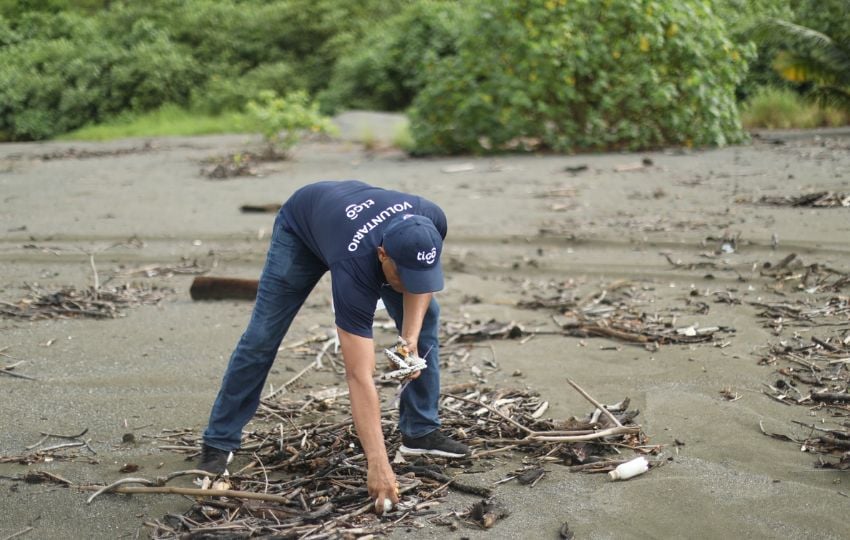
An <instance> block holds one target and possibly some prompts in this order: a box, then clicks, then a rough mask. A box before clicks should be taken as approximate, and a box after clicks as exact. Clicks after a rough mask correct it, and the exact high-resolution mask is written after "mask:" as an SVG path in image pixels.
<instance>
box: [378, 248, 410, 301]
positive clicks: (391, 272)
mask: <svg viewBox="0 0 850 540" xmlns="http://www.w3.org/2000/svg"><path fill="white" fill-rule="evenodd" d="M378 260H379V261H381V268H382V269H383V271H384V277H385V278H387V283H389V284H390V287H392V288H393V290H394V291H396V292H400V293H403V292H405V289H404V285H403V284H402V283H401V278H400V277H399V275H398V268H396V265H395V262H393V260H392V259H390V256H389V255H387V252H386V251H384V248H383V247H378Z"/></svg>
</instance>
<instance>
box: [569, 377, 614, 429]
mask: <svg viewBox="0 0 850 540" xmlns="http://www.w3.org/2000/svg"><path fill="white" fill-rule="evenodd" d="M567 382H568V383H570V386H572V387H573V388H575V389H576V391H577V392H578V393H579V394H581V395H582V396H584V398H585V399H586V400H587V401H589V402H591V403H593V404H594V405H595V406H596V408H597V409H599V410H600V411H602V414H604V415H605V416H607V417H608V418H609V419H611V421H612V422H614V425H616V426H619V427H623V424H621V423H620V421H619V420H617V417H616V416H614V414H613V413H612V412H611V411H609V410H608V409H607V408H606V407H605V405H602V404H601V403H599V402H598V401H596V400H595V399H593V398H592V397H591V396H590V394H588V393H587V392H585V391H584V390H583V389H582V388H581V387H580V386H579V385H577V384H576V383H575V382H574V381H573V380H572V379H570V378H567Z"/></svg>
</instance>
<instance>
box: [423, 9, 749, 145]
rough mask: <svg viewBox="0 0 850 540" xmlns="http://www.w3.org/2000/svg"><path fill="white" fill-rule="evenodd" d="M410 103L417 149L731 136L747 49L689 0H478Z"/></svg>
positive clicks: (707, 140)
mask: <svg viewBox="0 0 850 540" xmlns="http://www.w3.org/2000/svg"><path fill="white" fill-rule="evenodd" d="M476 7H477V17H476V20H475V22H474V23H473V24H471V25H470V27H469V28H468V30H467V31H466V33H465V35H464V37H463V38H462V41H461V46H460V50H459V52H458V54H457V55H455V56H450V57H447V58H444V59H442V60H440V61H438V62H435V63H433V64H432V65H430V66H429V68H428V71H427V74H426V80H427V81H428V83H427V84H426V86H425V87H424V88H423V90H422V91H421V92H420V93H419V95H418V96H417V97H416V99H415V100H414V103H413V107H412V108H411V111H410V117H411V131H412V134H413V137H414V139H415V141H416V145H417V148H418V151H419V152H424V153H432V152H440V153H457V152H470V151H471V152H490V151H499V150H505V149H512V148H541V147H542V148H548V149H552V150H556V151H573V150H577V149H616V148H626V149H641V148H655V147H659V146H664V145H696V146H702V145H723V144H729V143H734V142H738V141H741V140H743V139H744V138H745V134H744V132H743V130H742V129H741V125H740V119H739V115H738V109H737V105H736V102H735V93H734V92H735V87H736V85H737V84H738V83H739V82H740V81H741V79H742V77H743V75H744V74H745V73H746V60H747V58H748V57H749V56H750V54H751V52H752V51H751V48H749V47H738V46H736V45H735V44H734V43H732V42H731V41H730V39H729V38H728V35H727V31H726V28H725V26H724V24H723V22H722V21H721V20H720V19H719V18H718V17H717V16H716V15H714V14H713V13H712V12H711V11H710V10H709V9H708V8H707V7H706V4H705V3H704V2H701V1H698V0H687V1H676V0H665V1H661V0H657V1H649V0H607V1H605V2H600V1H596V0H570V1H566V0H487V1H485V0H481V1H479V2H476Z"/></svg>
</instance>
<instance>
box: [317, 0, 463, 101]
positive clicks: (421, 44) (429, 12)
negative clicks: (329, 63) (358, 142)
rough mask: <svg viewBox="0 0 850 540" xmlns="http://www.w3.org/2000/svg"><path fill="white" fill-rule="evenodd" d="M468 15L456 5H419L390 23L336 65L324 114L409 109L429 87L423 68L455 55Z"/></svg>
mask: <svg viewBox="0 0 850 540" xmlns="http://www.w3.org/2000/svg"><path fill="white" fill-rule="evenodd" d="M466 13H467V10H466V9H465V8H464V7H463V6H462V5H461V4H457V3H452V2H426V3H421V2H420V3H414V4H411V5H410V6H409V7H407V8H406V9H405V10H404V11H402V12H401V13H399V14H398V15H396V16H394V17H391V18H389V19H387V20H386V21H384V22H383V23H382V24H380V25H379V26H378V27H376V28H375V29H374V30H373V31H372V32H369V33H368V34H367V36H366V37H365V38H364V39H363V41H362V42H360V43H358V44H356V46H355V47H353V48H352V49H351V50H350V51H349V52H348V53H347V54H345V55H343V56H342V57H341V58H340V59H339V60H338V61H337V63H336V65H335V67H334V71H333V77H332V78H331V81H330V84H329V85H328V86H329V87H328V89H327V90H326V91H325V92H323V93H322V94H321V95H320V96H319V100H320V101H321V102H322V106H323V108H324V109H325V110H328V111H334V110H338V109H341V108H353V109H372V110H383V111H396V110H402V109H405V108H407V107H408V106H409V105H410V103H411V102H412V101H413V98H414V97H415V96H416V93H417V92H418V90H419V89H420V88H421V87H422V86H423V84H424V83H425V81H424V78H423V76H424V72H425V66H426V65H427V64H428V63H429V62H433V61H434V60H436V59H437V58H440V57H443V56H448V55H450V54H455V53H456V52H457V42H458V38H459V36H460V33H461V29H462V28H463V26H464V25H465V16H466Z"/></svg>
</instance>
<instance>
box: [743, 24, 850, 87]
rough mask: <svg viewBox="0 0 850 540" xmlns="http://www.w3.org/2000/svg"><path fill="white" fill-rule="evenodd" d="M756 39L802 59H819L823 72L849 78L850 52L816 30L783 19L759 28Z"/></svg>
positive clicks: (756, 29) (758, 26)
mask: <svg viewBox="0 0 850 540" xmlns="http://www.w3.org/2000/svg"><path fill="white" fill-rule="evenodd" d="M753 38H754V39H756V40H758V41H759V42H761V43H763V44H766V45H774V46H776V47H778V48H780V49H784V50H787V51H791V52H792V53H794V54H796V55H797V56H799V57H801V58H802V57H811V58H813V59H817V60H818V62H819V64H821V66H822V68H829V69H830V70H832V71H835V72H837V73H843V74H845V75H844V76H845V77H847V75H846V74H847V73H850V50H846V49H845V48H844V47H842V46H841V45H840V44H838V43H836V42H835V41H834V40H833V39H832V38H830V37H829V36H827V35H826V34H824V33H822V32H818V31H817V30H814V29H813V28H808V27H806V26H801V25H799V24H794V23H792V22H788V21H783V20H780V19H768V20H766V21H763V22H762V23H760V24H758V25H756V26H755V27H754V29H753Z"/></svg>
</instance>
